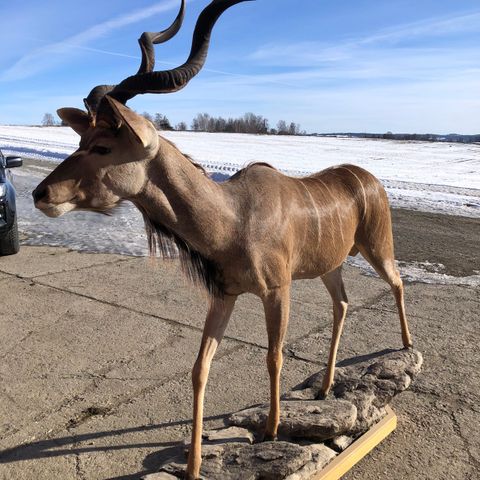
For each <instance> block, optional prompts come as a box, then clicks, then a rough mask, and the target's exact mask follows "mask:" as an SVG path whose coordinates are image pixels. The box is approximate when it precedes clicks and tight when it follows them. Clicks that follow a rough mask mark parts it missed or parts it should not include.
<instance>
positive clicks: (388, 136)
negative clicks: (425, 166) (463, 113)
mask: <svg viewBox="0 0 480 480" xmlns="http://www.w3.org/2000/svg"><path fill="white" fill-rule="evenodd" d="M314 135H315V136H317V137H350V138H381V139H385V140H410V141H411V140H416V141H422V142H453V143H478V142H480V134H479V135H462V134H459V133H449V134H446V135H439V134H436V133H392V132H386V133H352V132H348V133H316V134H314Z"/></svg>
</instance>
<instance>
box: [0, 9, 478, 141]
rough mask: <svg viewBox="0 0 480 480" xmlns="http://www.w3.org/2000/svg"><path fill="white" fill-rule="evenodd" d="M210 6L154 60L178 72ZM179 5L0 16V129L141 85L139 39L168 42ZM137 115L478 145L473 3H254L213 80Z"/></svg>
mask: <svg viewBox="0 0 480 480" xmlns="http://www.w3.org/2000/svg"><path fill="white" fill-rule="evenodd" d="M207 3H208V1H207V0H190V1H188V2H187V13H186V18H185V22H184V26H183V28H182V30H181V32H180V33H179V34H178V35H177V36H176V37H175V38H174V39H172V40H171V41H170V42H168V43H166V44H163V45H158V46H157V47H156V58H157V69H159V68H165V69H166V68H171V67H172V66H176V65H179V64H181V63H182V62H183V61H184V60H185V58H186V56H187V55H188V52H189V49H190V41H191V35H192V31H193V27H194V24H195V21H196V18H197V16H198V14H199V12H200V11H201V9H202V8H203V7H205V5H206V4H207ZM178 6H179V0H156V1H153V0H136V1H127V0H115V1H102V0H96V1H93V0H83V1H82V2H78V0H75V1H72V0H43V1H41V2H39V1H37V0H22V1H18V2H6V1H2V2H1V3H0V18H1V19H2V26H1V28H0V42H1V43H0V44H1V45H2V48H1V49H0V123H2V124H33V123H39V122H40V120H41V118H42V116H43V114H44V113H45V112H55V110H56V109H57V108H60V107H64V106H73V107H79V108H83V104H82V98H84V97H85V96H86V94H87V93H88V92H89V91H90V89H91V88H92V87H93V86H95V85H97V84H104V83H118V82H119V81H120V80H122V79H123V78H125V77H126V76H128V75H131V74H132V73H134V72H135V71H136V70H137V68H138V65H139V61H140V55H139V47H138V44H137V38H138V37H139V35H140V34H141V33H142V32H143V31H145V30H147V31H155V30H162V29H164V28H165V27H166V26H168V25H169V24H170V22H171V21H172V20H173V18H174V17H175V15H176V12H177V9H178ZM129 106H131V107H132V108H134V109H135V110H137V111H140V112H143V111H148V112H151V113H155V112H161V113H163V114H165V115H167V117H168V118H169V119H170V120H171V122H172V123H174V124H175V123H177V122H179V121H181V120H184V121H186V122H187V123H188V124H189V123H190V121H191V119H192V118H193V116H194V115H195V114H196V113H198V112H209V113H210V114H212V115H222V116H226V117H227V116H238V115H242V114H243V113H245V112H248V111H252V112H254V113H257V114H261V115H264V116H265V117H267V118H268V119H269V120H270V124H271V125H272V126H274V125H275V124H276V122H277V121H278V120H280V119H285V120H286V121H288V122H289V121H295V122H298V123H300V124H301V126H302V128H303V129H306V130H307V131H308V132H333V131H337V132H338V131H370V132H385V131H388V130H390V131H393V132H419V133H424V132H436V133H450V132H458V133H479V132H480V125H479V112H480V3H479V2H478V0H391V1H384V0H383V1H382V0H375V1H374V0H343V1H341V2H339V1H338V0H336V1H334V0H256V1H254V2H245V3H241V4H239V5H235V6H233V7H232V8H231V9H229V10H228V11H227V12H226V13H225V14H224V15H223V16H222V17H221V18H220V20H219V21H218V23H217V25H216V26H215V29H214V32H213V35H212V44H211V48H210V52H209V57H208V59H207V64H206V66H205V68H204V70H203V71H202V72H201V73H200V74H199V75H198V76H197V77H196V78H195V79H193V80H192V81H191V82H190V84H189V85H188V86H187V87H186V88H185V89H184V90H182V91H180V92H178V93H174V94H169V95H143V96H138V97H136V98H135V99H133V100H132V101H130V102H129Z"/></svg>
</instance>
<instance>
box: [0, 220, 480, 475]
mask: <svg viewBox="0 0 480 480" xmlns="http://www.w3.org/2000/svg"><path fill="white" fill-rule="evenodd" d="M394 222H395V227H394V230H395V239H396V251H397V257H398V258H399V259H400V260H403V261H419V262H425V261H429V262H433V263H435V262H437V263H443V264H444V265H445V266H446V273H448V274H450V275H462V276H465V275H470V274H472V273H475V270H480V267H479V255H478V240H479V238H480V235H479V233H480V221H478V220H472V219H462V218H457V217H444V216H441V215H432V214H422V213H416V212H407V211H395V212H394ZM344 272H345V274H344V277H345V283H346V289H347V293H348V296H349V300H350V307H349V314H348V317H347V322H346V326H345V330H344V333H343V336H342V339H341V343H340V349H339V354H338V360H339V361H342V360H345V359H348V358H350V357H352V356H358V355H364V354H370V353H373V352H376V351H380V350H383V349H386V348H400V347H401V337H400V324H399V321H398V317H397V314H396V311H395V308H394V301H393V297H392V295H391V293H390V291H389V289H388V287H387V285H386V284H385V283H384V282H383V281H381V280H379V279H378V278H373V277H368V276H365V275H363V274H362V273H361V271H360V270H359V269H356V268H353V267H349V266H347V267H345V270H344ZM206 303H207V299H206V297H205V295H204V294H203V293H202V292H201V291H199V290H196V289H194V288H192V287H191V286H190V285H188V283H187V282H186V281H185V280H184V279H183V277H182V274H181V273H180V271H179V268H178V266H177V264H176V263H175V262H163V261H160V260H158V261H152V260H151V259H146V258H138V257H127V256H120V255H110V254H88V253H78V252H74V251H69V250H68V249H66V248H58V247H29V246H23V247H22V249H21V251H20V253H19V254H18V255H15V256H11V257H2V258H0V305H1V312H0V356H1V362H0V478H1V479H5V480H7V479H8V480H11V479H14V480H17V479H18V480H20V479H32V480H33V479H35V480H43V479H45V480H47V479H48V480H51V479H61V480H69V479H78V480H87V479H88V480H90V479H92V480H98V479H125V480H127V479H138V478H140V477H141V476H142V475H143V474H145V473H150V472H154V471H156V469H157V468H158V466H159V465H160V464H161V463H163V462H164V461H167V460H168V459H169V458H171V457H172V456H175V455H176V454H178V452H179V451H181V450H182V446H181V442H182V440H183V439H184V438H186V437H188V436H189V432H190V428H191V403H192V392H191V384H190V370H191V367H192V365H193V362H194V359H195V356H196V353H197V349H198V346H199V344H200V335H201V328H202V324H203V318H204V315H205V311H206ZM406 307H407V314H408V315H409V321H410V327H411V331H412V334H413V338H414V342H415V348H416V349H418V350H420V351H421V352H422V353H423V355H424V362H425V363H424V369H423V372H422V373H421V374H420V376H419V378H418V379H417V381H416V382H415V384H414V385H413V387H412V388H411V389H410V390H409V391H407V392H404V393H402V394H401V395H399V396H398V397H397V398H396V399H395V400H394V401H393V404H392V407H393V409H394V410H395V412H396V413H397V416H398V427H397V430H396V431H395V432H394V433H393V434H392V435H390V437H388V438H387V439H386V440H385V441H384V442H382V444H380V445H379V446H378V447H377V448H376V449H375V450H374V451H373V452H372V453H371V454H369V455H368V456H367V457H365V458H364V459H363V460H362V461H361V462H360V463H359V464H358V465H357V466H355V467H354V468H353V469H352V470H351V472H349V473H348V474H347V475H346V476H345V477H344V478H345V479H348V480H351V479H462V480H464V479H476V478H478V472H479V471H480V426H479V425H480V422H479V421H478V419H479V413H480V372H479V369H478V365H479V363H480V351H479V349H478V343H479V333H478V331H479V330H478V329H479V318H480V316H479V310H480V294H479V289H478V288H473V287H462V286H457V285H438V284H432V285H427V284H422V283H412V284H407V285H406ZM331 323H332V322H331V305H330V299H329V297H328V294H327V293H326V291H325V289H324V287H323V285H322V284H321V282H320V281H319V280H309V281H299V282H295V284H294V288H293V291H292V312H291V319H290V325H289V331H288V337H287V341H286V345H285V366H284V369H283V373H282V389H283V390H284V391H285V390H287V389H289V388H291V387H293V386H294V385H296V384H297V383H299V382H300V381H301V380H303V379H304V378H305V377H306V376H307V375H309V374H311V373H314V372H316V371H318V370H319V369H320V368H322V367H323V365H324V363H325V360H326V358H327V354H328V346H329V339H330V332H331ZM265 355H266V332H265V326H264V319H263V313H262V307H261V303H260V301H259V300H258V299H257V298H255V297H253V296H250V295H244V296H243V297H241V298H240V299H239V301H238V303H237V306H236V309H235V312H234V315H233V317H232V320H231V322H230V325H229V327H228V329H227V333H226V338H225V340H224V342H223V343H222V345H221V346H220V349H219V351H218V353H217V355H216V357H215V359H214V362H213V366H212V371H211V375H210V380H209V384H208V387H207V396H206V406H205V416H206V422H205V426H206V428H211V427H216V426H220V425H221V424H222V420H223V418H224V417H225V416H226V415H228V414H229V413H230V412H233V411H236V410H239V409H240V408H243V407H246V406H249V405H251V404H254V403H259V402H264V401H266V400H267V399H268V375H267V370H266V364H265Z"/></svg>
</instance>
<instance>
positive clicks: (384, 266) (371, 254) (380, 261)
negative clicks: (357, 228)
mask: <svg viewBox="0 0 480 480" xmlns="http://www.w3.org/2000/svg"><path fill="white" fill-rule="evenodd" d="M359 250H360V253H361V254H362V255H363V257H364V258H365V260H367V262H368V263H370V265H371V266H372V267H373V268H374V269H375V271H376V272H377V273H378V275H379V276H380V278H381V279H383V280H385V281H386V282H387V283H388V284H389V285H390V288H391V289H392V292H393V295H394V297H395V303H396V304H397V310H398V315H399V317H400V327H401V329H402V342H403V346H404V347H405V348H411V347H412V345H413V343H412V337H411V335H410V331H409V329H408V322H407V316H406V314H405V302H404V297H403V282H402V279H401V277H400V273H399V271H398V269H397V267H396V265H395V259H394V256H393V248H391V249H390V250H391V251H387V252H385V251H384V250H385V249H382V248H377V249H369V248H365V247H364V246H362V247H360V246H359Z"/></svg>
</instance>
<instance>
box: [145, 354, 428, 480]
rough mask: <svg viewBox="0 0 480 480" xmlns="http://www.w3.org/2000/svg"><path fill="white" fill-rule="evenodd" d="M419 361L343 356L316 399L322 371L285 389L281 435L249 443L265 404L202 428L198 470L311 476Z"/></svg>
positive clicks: (301, 479)
mask: <svg viewBox="0 0 480 480" xmlns="http://www.w3.org/2000/svg"><path fill="white" fill-rule="evenodd" d="M422 363H423V359H422V355H421V354H420V353H419V352H417V351H414V350H400V351H387V352H382V353H379V354H375V355H370V356H365V357H359V358H353V359H350V360H348V361H344V362H342V364H341V365H342V366H339V367H337V368H336V371H335V383H334V385H333V388H332V392H331V394H330V396H329V398H328V399H326V400H317V398H318V397H319V395H320V388H321V384H322V379H323V374H324V372H323V371H322V372H319V373H316V374H314V375H312V376H311V377H309V378H307V379H306V380H305V381H304V382H302V383H301V384H300V385H298V386H297V387H295V388H294V389H293V390H292V391H290V392H288V393H287V394H285V395H284V396H283V400H282V402H281V417H280V424H279V435H280V439H281V441H278V442H264V443H256V444H255V443H253V442H254V438H257V439H258V438H260V436H261V434H262V432H263V429H264V427H265V423H266V418H267V415H268V405H261V406H258V407H252V408H248V409H246V410H241V411H239V412H236V413H234V414H232V415H231V416H230V417H229V418H228V419H227V421H226V423H227V424H228V425H230V426H229V427H227V428H224V429H219V430H215V431H210V432H205V433H204V444H203V446H202V469H201V476H202V478H203V479H205V480H237V479H242V480H257V479H262V480H264V479H265V480H269V479H271V480H307V479H309V478H310V477H311V476H312V475H313V474H314V473H315V472H317V471H319V470H321V469H322V468H323V467H325V465H327V464H328V463H329V462H330V461H331V460H332V459H333V458H334V457H335V456H336V455H337V454H338V452H341V451H343V450H345V449H346V448H347V447H348V446H349V445H351V444H352V442H354V441H355V439H356V438H358V437H359V436H361V435H362V434H363V433H365V432H366V431H367V430H369V429H370V428H371V426H372V425H374V424H375V423H377V422H378V421H379V420H380V419H381V418H382V417H383V416H384V415H385V407H386V405H387V404H388V403H389V402H390V401H391V400H392V398H393V397H394V396H395V395H397V394H399V393H400V392H402V391H404V390H406V389H407V388H408V387H409V386H410V384H411V382H412V380H413V379H414V378H415V377H416V375H417V374H418V373H419V372H420V368H421V366H422ZM330 397H331V398H330ZM320 442H322V443H320ZM185 469H186V465H185V464H184V463H169V464H167V465H164V466H163V467H162V468H161V469H160V470H161V471H160V472H159V473H154V474H150V475H146V476H145V477H143V478H144V480H174V479H178V478H183V477H184V474H185Z"/></svg>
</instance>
